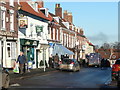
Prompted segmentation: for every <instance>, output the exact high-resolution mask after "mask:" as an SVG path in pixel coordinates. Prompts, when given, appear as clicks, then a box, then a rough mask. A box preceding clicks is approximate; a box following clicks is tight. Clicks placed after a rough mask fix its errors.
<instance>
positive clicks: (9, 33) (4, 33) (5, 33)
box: [0, 32, 16, 36]
mask: <svg viewBox="0 0 120 90" xmlns="http://www.w3.org/2000/svg"><path fill="white" fill-rule="evenodd" d="M0 35H3V36H16V34H13V33H12V32H0Z"/></svg>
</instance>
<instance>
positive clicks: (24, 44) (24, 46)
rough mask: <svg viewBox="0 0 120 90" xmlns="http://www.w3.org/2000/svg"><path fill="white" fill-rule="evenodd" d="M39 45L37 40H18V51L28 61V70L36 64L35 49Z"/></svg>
mask: <svg viewBox="0 0 120 90" xmlns="http://www.w3.org/2000/svg"><path fill="white" fill-rule="evenodd" d="M38 44H39V41H37V40H31V39H20V50H21V51H23V52H24V55H25V56H26V58H27V61H28V68H30V69H31V68H33V65H34V64H36V63H35V62H36V48H37V46H38Z"/></svg>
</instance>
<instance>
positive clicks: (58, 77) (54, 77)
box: [10, 67, 111, 89]
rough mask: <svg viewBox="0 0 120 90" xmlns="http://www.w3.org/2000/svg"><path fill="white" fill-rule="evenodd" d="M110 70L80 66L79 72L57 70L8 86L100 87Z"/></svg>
mask: <svg viewBox="0 0 120 90" xmlns="http://www.w3.org/2000/svg"><path fill="white" fill-rule="evenodd" d="M110 73H111V70H110V69H105V70H101V69H100V68H94V67H91V68H82V69H81V70H80V71H79V72H70V71H59V70H58V71H57V72H52V73H48V74H46V75H40V76H34V77H31V78H26V79H21V80H17V81H16V84H18V86H12V85H11V87H10V88H12V89H13V88H101V87H103V86H104V85H105V84H106V83H108V82H109V81H110V78H111V74H110Z"/></svg>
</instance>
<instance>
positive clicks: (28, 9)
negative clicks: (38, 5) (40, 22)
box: [20, 2, 52, 21]
mask: <svg viewBox="0 0 120 90" xmlns="http://www.w3.org/2000/svg"><path fill="white" fill-rule="evenodd" d="M20 5H21V10H23V11H26V12H28V13H30V14H33V15H35V16H38V17H41V18H43V19H46V20H48V21H51V20H52V17H50V15H48V17H46V16H45V15H44V14H43V13H42V12H41V11H40V10H39V11H38V12H36V11H35V10H34V9H33V8H32V7H31V6H30V5H29V4H28V3H27V2H20Z"/></svg>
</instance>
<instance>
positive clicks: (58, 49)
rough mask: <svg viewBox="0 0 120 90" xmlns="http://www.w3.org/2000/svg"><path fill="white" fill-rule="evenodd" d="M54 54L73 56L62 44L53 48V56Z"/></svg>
mask: <svg viewBox="0 0 120 90" xmlns="http://www.w3.org/2000/svg"><path fill="white" fill-rule="evenodd" d="M56 53H58V55H59V56H60V55H65V54H68V55H74V53H73V52H72V51H70V50H69V49H67V48H66V47H64V46H63V45H62V44H55V45H54V48H53V55H56Z"/></svg>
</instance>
